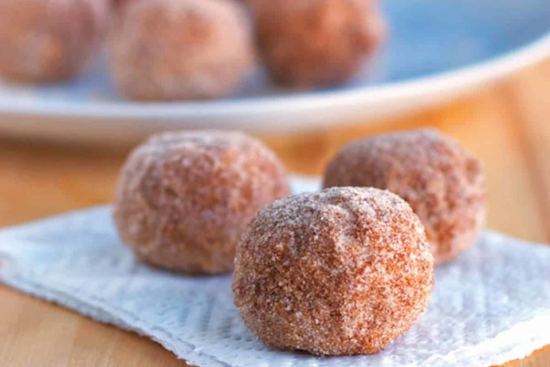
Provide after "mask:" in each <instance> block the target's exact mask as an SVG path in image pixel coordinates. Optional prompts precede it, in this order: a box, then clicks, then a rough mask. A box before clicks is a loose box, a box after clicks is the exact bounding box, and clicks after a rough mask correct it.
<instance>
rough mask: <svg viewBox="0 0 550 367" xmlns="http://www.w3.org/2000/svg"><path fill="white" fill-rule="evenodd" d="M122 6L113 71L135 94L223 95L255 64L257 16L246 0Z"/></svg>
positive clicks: (155, 97) (146, 1)
mask: <svg viewBox="0 0 550 367" xmlns="http://www.w3.org/2000/svg"><path fill="white" fill-rule="evenodd" d="M126 1H130V0H126ZM122 6H123V9H124V11H121V12H120V11H119V21H118V23H117V24H115V26H114V29H113V31H112V37H111V73H112V75H113V78H114V80H115V83H116V85H117V86H118V89H119V90H120V92H122V94H123V95H125V96H126V97H128V98H130V99H133V100H141V101H169V100H198V99H214V98H221V97H225V96H227V95H230V94H231V93H233V92H234V91H235V90H236V89H237V88H238V87H239V85H240V84H241V82H243V80H244V79H245V77H246V76H247V75H248V74H249V72H251V71H252V69H253V68H254V64H255V49H254V42H253V36H252V31H251V24H250V23H251V22H250V20H249V18H248V16H247V13H246V11H245V9H244V8H243V5H242V4H238V3H236V2H235V1H233V0H139V1H132V2H131V3H129V4H126V5H124V3H123V4H122Z"/></svg>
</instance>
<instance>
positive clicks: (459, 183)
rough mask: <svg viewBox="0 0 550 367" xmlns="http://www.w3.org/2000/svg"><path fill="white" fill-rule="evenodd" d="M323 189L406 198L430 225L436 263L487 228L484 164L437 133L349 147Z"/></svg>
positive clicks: (407, 134)
mask: <svg viewBox="0 0 550 367" xmlns="http://www.w3.org/2000/svg"><path fill="white" fill-rule="evenodd" d="M324 186H325V187H332V186H372V187H377V188H380V189H386V190H389V191H391V192H394V193H396V194H397V195H399V196H401V197H402V198H403V199H405V200H406V201H407V202H408V203H409V204H410V205H411V207H412V209H413V210H414V212H415V213H416V214H417V215H418V216H419V217H420V219H421V220H422V223H423V224H424V226H425V227H426V233H427V236H428V240H429V242H430V246H431V250H432V253H433V255H434V258H435V263H436V264H443V263H448V262H451V261H453V260H455V259H456V257H457V256H458V255H459V254H461V253H462V252H464V251H465V250H466V249H468V248H469V247H470V246H471V245H472V243H473V242H474V241H475V239H476V238H477V236H478V235H479V233H480V231H481V229H482V227H483V224H484V219H485V206H486V186H485V177H484V174H483V171H482V167H481V164H480V162H479V160H478V159H476V158H475V157H474V156H472V155H471V154H469V153H468V152H466V151H465V150H464V149H463V148H462V147H461V146H460V145H459V144H458V143H457V142H456V141H455V140H453V139H451V138H450V137H447V136H445V135H442V134H441V133H439V132H438V131H437V130H432V129H423V130H416V131H409V132H400V133H392V134H385V135H379V136H376V137H373V138H369V139H365V140H361V141H357V142H353V143H351V144H348V145H347V146H345V147H344V148H342V149H341V150H340V151H339V152H338V153H337V154H336V156H335V157H334V158H333V159H332V160H331V161H330V162H329V164H328V165H327V168H326V171H325V179H324Z"/></svg>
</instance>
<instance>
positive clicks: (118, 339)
mask: <svg viewBox="0 0 550 367" xmlns="http://www.w3.org/2000/svg"><path fill="white" fill-rule="evenodd" d="M549 93H550V62H546V63H543V64H540V65H537V66H536V67H534V68H531V69H529V70H526V71H524V72H522V73H520V74H519V75H517V76H515V77H513V78H511V79H509V80H507V81H505V82H503V83H500V84H498V85H495V86H487V87H486V88H484V89H483V90H481V91H479V92H478V93H476V94H475V95H474V96H471V97H468V98H464V99H462V100H460V101H456V102H454V103H452V104H449V105H446V106H442V107H438V108H437V109H432V110H429V111H423V112H421V113H418V114H415V115H409V116H406V117H401V118H397V119H392V120H385V121H377V122H376V123H374V124H372V123H369V124H354V125H350V126H346V127H338V128H330V129H326V130H323V131H318V132H315V133H310V134H302V135H278V136H273V135H270V136H261V137H262V138H263V139H264V140H265V141H266V142H267V143H268V144H269V145H270V146H272V147H273V148H274V149H275V150H276V151H277V152H278V154H279V155H280V156H281V157H282V158H283V160H284V161H285V163H286V164H287V166H288V167H289V169H290V170H291V171H293V172H299V173H306V174H319V173H321V172H322V170H323V167H324V164H325V163H326V161H327V160H328V159H329V158H330V156H331V155H332V154H333V153H334V152H335V151H336V150H337V149H338V148H339V147H340V146H341V145H342V144H344V143H346V142H348V141H350V140H353V139H357V138H360V137H363V136H368V135H372V134H376V133H380V132H383V131H389V130H403V129H411V128H417V127H421V126H434V127H437V128H439V129H441V130H442V131H444V132H445V133H447V134H450V135H452V136H454V137H455V138H457V139H458V140H459V141H460V142H461V143H462V144H464V145H465V146H466V147H467V148H468V149H469V150H470V151H471V152H472V153H474V154H476V155H477V156H479V157H480V158H481V159H482V160H483V161H484V163H485V168H486V172H487V177H488V185H489V192H490V197H489V216H488V226H489V227H490V228H494V229H496V230H499V231H502V232H505V233H507V234H510V235H513V236H517V237H520V238H524V239H527V240H531V241H539V242H545V241H546V242H550V227H549V225H548V220H547V218H548V217H549V216H550V164H549V163H548V162H547V160H548V158H547V157H550V124H549V123H548V122H547V119H548V117H549V116H550V103H548V101H547V100H546V99H547V96H548V95H549ZM128 149H129V147H125V148H120V150H118V151H108V152H106V151H101V150H96V149H90V148H84V147H76V146H57V145H54V144H48V143H36V142H28V141H15V140H10V139H8V138H7V137H3V136H1V133H0V198H1V200H0V226H7V225H12V224H17V223H23V222H26V221H29V220H33V219H37V218H41V217H44V216H48V215H52V214H57V213H61V212H64V211H68V210H73V209H77V208H84V207H87V206H91V205H96V204H101V203H107V202H109V201H110V200H111V198H112V193H113V186H114V184H115V182H116V178H117V173H118V169H119V167H120V165H121V164H122V162H123V160H124V157H125V154H126V153H127V151H128ZM0 365H1V366H10V367H12V366H13V367H35V366H41V367H49V366H52V367H68V366H90V367H91V366H105V367H106V366H109V367H115V366H116V367H119V366H137V367H140V366H152V365H155V366H163V367H164V366H166V367H171V366H180V367H184V366H186V365H185V363H184V362H183V361H178V360H177V359H176V358H175V357H174V355H173V354H172V353H170V352H168V351H166V350H164V349H163V348H162V347H161V346H159V345H158V344H156V343H154V342H152V341H149V340H148V339H146V338H142V337H139V336H137V335H135V334H132V333H128V332H124V331H121V330H119V329H116V328H114V327H112V326H108V325H102V324H99V323H97V322H94V321H92V320H90V319H87V318H85V317H82V316H80V315H78V314H76V313H74V312H71V311H68V310H66V309H63V308H61V307H58V306H55V305H52V304H48V303H46V302H43V301H40V300H37V299H34V298H32V297H29V296H26V295H23V294H21V293H19V292H17V291H14V290H11V289H8V288H6V287H0ZM527 366H529V367H546V366H550V348H545V349H542V350H540V351H538V352H536V353H534V354H533V355H532V356H530V357H529V358H526V359H524V360H521V361H511V362H510V363H508V364H506V367H527Z"/></svg>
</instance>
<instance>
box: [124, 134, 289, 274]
mask: <svg viewBox="0 0 550 367" xmlns="http://www.w3.org/2000/svg"><path fill="white" fill-rule="evenodd" d="M288 194H289V188H288V183H287V177H286V174H285V170H284V168H283V166H282V164H281V162H280V161H279V159H278V158H277V157H276V155H275V154H274V153H273V152H272V151H271V150H270V149H269V148H267V147H266V146H265V145H264V144H263V143H262V142H260V141H259V140H256V139H254V138H252V137H249V136H247V135H244V134H241V133H237V132H222V131H189V132H177V133H176V132H171V133H164V134H160V135H156V136H153V137H151V138H150V139H149V140H147V141H146V142H145V143H144V144H142V145H140V146H138V147H137V148H136V149H135V150H134V151H133V152H132V153H131V154H130V156H129V157H128V159H127V161H126V163H125V165H124V167H123V168H122V172H121V176H120V180H119V183H118V187H117V191H116V197H115V203H114V219H115V222H116V225H117V228H118V232H119V234H120V236H121V237H122V239H123V241H124V242H125V243H127V244H128V245H129V246H130V247H131V248H132V249H133V250H134V251H135V253H136V254H137V256H138V257H139V258H140V259H141V260H143V261H144V262H146V263H149V264H151V265H154V266H158V267H162V268H166V269H169V270H174V271H179V272H185V273H196V274H215V273H223V272H227V271H230V270H232V269H233V260H234V256H235V247H236V245H237V241H238V239H239V237H240V235H241V234H242V232H243V230H244V228H245V227H246V225H247V223H248V221H249V220H250V219H251V218H252V216H253V215H254V214H255V213H256V211H257V210H258V209H260V208H261V207H262V206H263V205H265V204H268V203H271V202H272V201H274V200H276V199H279V198H282V197H285V196H287V195H288Z"/></svg>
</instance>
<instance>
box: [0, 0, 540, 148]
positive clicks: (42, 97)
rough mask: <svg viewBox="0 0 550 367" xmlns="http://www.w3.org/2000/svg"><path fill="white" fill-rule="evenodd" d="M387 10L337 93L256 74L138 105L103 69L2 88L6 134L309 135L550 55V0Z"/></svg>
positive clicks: (438, 3) (429, 0)
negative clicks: (378, 42)
mask: <svg viewBox="0 0 550 367" xmlns="http://www.w3.org/2000/svg"><path fill="white" fill-rule="evenodd" d="M384 8H385V12H386V14H387V17H388V19H389V23H390V25H391V35H390V38H389V40H388V42H387V44H386V46H385V48H384V50H382V52H381V53H380V55H379V58H378V59H377V61H376V63H375V65H374V66H373V67H371V68H370V70H369V71H368V72H367V71H365V72H364V73H362V74H361V75H360V76H359V77H358V78H356V79H355V80H354V81H353V82H352V83H349V84H347V85H345V86H342V87H339V88H335V89H331V90H323V91H311V92H292V91H290V90H284V89H281V88H277V87H275V86H273V85H271V84H270V83H269V80H268V79H267V78H266V77H265V75H264V74H263V73H261V72H258V73H257V74H256V75H255V76H254V77H253V78H251V80H250V81H249V83H248V84H247V85H246V86H245V88H243V90H242V91H241V92H239V94H238V95H237V96H235V97H233V98H231V99H227V100H223V101H209V102H181V103H132V102H127V101H123V100H121V99H119V98H118V97H117V96H116V93H115V92H114V91H113V88H112V85H111V84H110V82H109V78H108V76H107V72H106V70H105V67H104V66H103V65H102V63H98V65H96V67H95V68H94V70H92V71H91V72H90V73H89V74H87V75H85V76H83V77H82V78H80V79H78V80H76V81H73V82H71V83H68V84H64V85H50V86H44V87H38V88H32V89H29V88H22V87H18V86H13V85H7V84H4V85H2V84H0V131H2V132H4V133H10V134H18V135H27V136H29V135H30V136H42V137H49V138H56V139H71V140H102V141H104V142H118V141H120V140H131V139H135V138H137V137H141V136H143V135H145V134H149V133H152V132H154V131H159V130H164V129H177V128H187V127H203V128H206V127H208V128H210V127H225V128H239V129H247V130H252V131H260V132H280V131H296V130H309V129H314V128H319V127H323V126H328V125H333V124H344V123H350V122H356V121H367V120H369V119H372V118H374V117H381V116H387V115H393V114H397V113H400V112H405V111H411V110H413V109H418V108H421V107H426V106H429V105H433V104H436V103H439V102H441V101H443V100H447V99H450V98H453V97H456V96H457V95H460V94H463V93H465V92H468V91H471V90H473V89H474V88H475V87H478V86H480V85H482V84H484V83H487V82H489V81H493V80H495V79H497V78H499V77H502V76H505V75H508V74H510V73H512V72H514V71H516V70H518V69H520V68H523V67H525V66H528V65H530V64H532V63H534V62H536V61H538V60H541V59H543V58H544V57H546V56H548V55H550V1H548V0H522V1H521V2H520V1H518V0H498V1H495V0H461V1H456V0H414V1H410V0H386V1H385V2H384Z"/></svg>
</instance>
